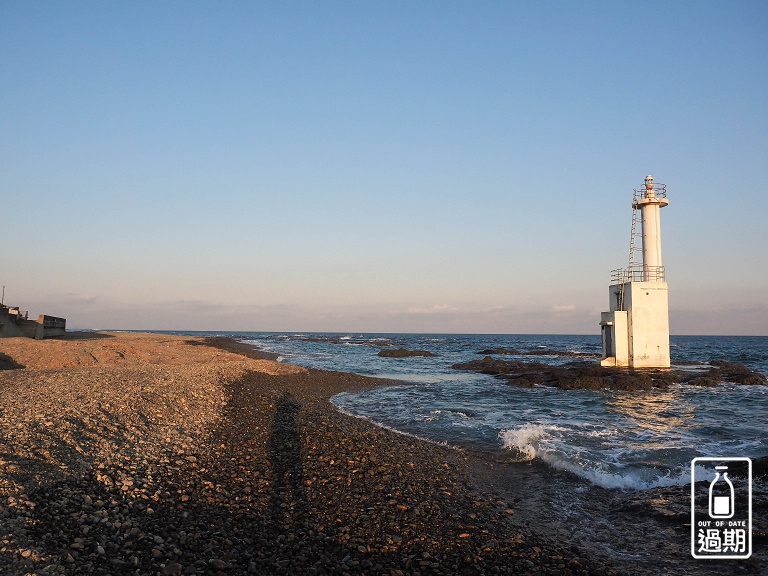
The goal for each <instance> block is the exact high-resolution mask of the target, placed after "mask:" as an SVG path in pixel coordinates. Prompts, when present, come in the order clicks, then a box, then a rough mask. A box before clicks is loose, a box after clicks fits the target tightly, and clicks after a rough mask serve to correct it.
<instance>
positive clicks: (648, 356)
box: [600, 175, 669, 368]
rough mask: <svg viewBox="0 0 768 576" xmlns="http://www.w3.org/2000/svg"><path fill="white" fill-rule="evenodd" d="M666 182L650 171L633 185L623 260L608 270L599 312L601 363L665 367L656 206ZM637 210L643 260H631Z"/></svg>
mask: <svg viewBox="0 0 768 576" xmlns="http://www.w3.org/2000/svg"><path fill="white" fill-rule="evenodd" d="M668 203H669V202H668V200H667V187H666V185H664V184H655V183H654V182H653V176H650V175H648V176H646V177H645V185H644V186H643V187H642V189H641V190H640V191H638V190H635V191H634V197H633V200H632V235H631V240H630V249H629V266H628V267H627V268H626V269H624V270H613V271H612V272H611V286H610V288H609V298H610V312H603V313H602V314H601V319H600V320H601V321H600V326H601V332H602V338H603V359H602V361H601V364H602V365H603V366H628V367H630V368H668V367H669V304H668V296H667V282H666V278H665V274H664V266H663V265H662V260H661V220H660V218H659V216H660V210H661V208H663V207H664V206H666V205H667V204H668ZM638 210H639V211H640V220H641V222H642V242H643V247H642V248H643V249H642V254H643V262H642V264H637V263H636V262H635V253H636V252H637V246H636V244H637V242H636V240H637V221H638Z"/></svg>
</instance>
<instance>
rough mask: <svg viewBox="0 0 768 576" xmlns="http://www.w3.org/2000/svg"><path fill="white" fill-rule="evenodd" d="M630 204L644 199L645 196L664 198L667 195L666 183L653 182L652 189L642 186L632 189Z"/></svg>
mask: <svg viewBox="0 0 768 576" xmlns="http://www.w3.org/2000/svg"><path fill="white" fill-rule="evenodd" d="M632 192H634V194H633V195H632V204H633V205H634V204H637V202H638V201H639V200H645V199H646V198H666V197H667V185H666V184H654V185H653V189H652V190H647V189H645V188H642V189H640V190H632Z"/></svg>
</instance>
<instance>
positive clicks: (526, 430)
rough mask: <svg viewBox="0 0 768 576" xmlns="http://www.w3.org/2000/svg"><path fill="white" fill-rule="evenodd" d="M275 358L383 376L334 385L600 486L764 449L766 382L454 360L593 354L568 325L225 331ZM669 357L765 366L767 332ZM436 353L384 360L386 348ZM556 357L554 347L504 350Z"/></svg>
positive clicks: (429, 434)
mask: <svg viewBox="0 0 768 576" xmlns="http://www.w3.org/2000/svg"><path fill="white" fill-rule="evenodd" d="M225 335H228V336H232V337H235V338H237V339H239V340H243V341H245V342H248V343H251V344H253V345H255V346H257V347H259V348H260V349H262V350H264V351H268V352H273V353H275V354H278V355H279V357H280V360H282V361H285V362H290V363H293V364H298V365H302V366H306V367H311V368H321V369H327V370H338V371H345V372H355V373H358V374H364V375H369V376H377V377H382V378H389V379H393V380H396V381H397V384H393V385H387V386H381V387H377V388H374V389H371V390H368V391H364V392H356V393H351V392H349V393H342V394H338V395H336V396H334V397H333V399H332V402H333V404H335V405H336V406H337V407H338V408H339V409H340V410H342V411H343V412H345V413H348V414H351V415H354V416H357V417H362V418H366V419H369V420H371V421H372V422H375V423H376V424H378V425H381V426H385V427H388V428H391V429H394V430H396V431H399V432H402V433H406V434H412V435H415V436H418V437H420V438H424V439H426V440H429V441H432V442H437V443H441V444H446V445H449V446H454V447H459V448H464V449H471V450H477V451H482V452H488V453H492V454H493V455H494V456H495V457H496V458H502V459H508V460H514V461H530V460H534V459H537V460H540V461H542V462H544V463H545V464H547V465H549V466H551V467H553V468H557V469H561V470H568V471H570V472H572V473H574V474H576V475H578V476H580V477H582V478H584V479H586V480H588V481H589V482H591V483H593V484H596V485H599V486H603V487H606V488H625V489H645V488H652V487H658V486H672V485H681V484H685V483H687V482H689V481H690V462H691V460H692V459H693V458H694V457H696V456H720V457H726V456H748V457H751V458H757V457H761V456H767V455H768V387H766V386H739V385H734V384H721V385H719V386H716V387H712V388H698V387H693V386H688V385H677V386H673V387H672V388H670V389H668V390H662V391H648V392H624V391H608V390H602V391H592V390H559V389H555V388H549V387H544V386H542V387H535V388H517V387H514V386H510V385H509V384H507V383H506V382H504V381H503V380H499V379H496V378H493V377H492V376H487V375H482V374H476V373H472V372H464V371H458V370H453V369H452V368H451V366H452V365H453V364H454V363H457V362H465V361H468V360H473V359H477V358H481V357H482V356H481V355H480V354H479V352H480V351H481V350H483V349H487V348H498V347H504V348H512V349H516V350H524V351H535V350H542V349H547V350H549V349H555V350H562V351H573V352H581V353H594V354H599V353H600V338H599V336H597V335H594V336H565V335H439V334H343V333H341V334H326V333H321V334H313V333H229V334H225ZM670 344H671V353H672V363H673V365H675V364H677V365H685V364H686V363H689V362H692V361H704V362H706V361H710V360H727V361H735V362H741V363H743V364H745V365H747V366H748V367H750V368H752V369H754V370H758V371H760V372H762V373H764V374H768V337H731V336H673V337H672V338H671V341H670ZM399 347H403V348H407V349H409V350H415V349H419V350H428V351H430V352H432V353H434V354H436V356H434V357H407V358H385V357H380V356H378V355H377V354H378V352H379V351H380V350H383V349H391V348H399ZM505 358H509V359H522V360H526V359H527V360H535V361H539V362H545V363H552V364H557V363H564V362H569V361H572V360H573V359H572V358H568V357H561V356H555V355H553V356H535V357H530V356H521V357H515V356H507V357H505Z"/></svg>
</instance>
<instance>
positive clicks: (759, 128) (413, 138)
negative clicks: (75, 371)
mask: <svg viewBox="0 0 768 576" xmlns="http://www.w3.org/2000/svg"><path fill="white" fill-rule="evenodd" d="M766 62H768V3H766V2H764V1H761V0H759V1H754V2H746V1H733V2H720V1H717V2H712V1H707V0H700V1H693V2H682V1H681V2H668V1H666V0H665V1H660V2H654V1H647V2H615V1H606V2H591V1H586V0H585V1H583V2H558V1H542V2H523V1H493V0H488V1H482V2H470V1H463V2H455V1H445V0H441V1H436V0H435V1H418V0H417V1H398V0H388V1H386V2H385V1H378V2H375V1H367V0H355V1H353V0H349V1H332V0H329V1H323V2H313V1H290V0H289V1H281V2H259V1H248V2H245V1H243V2H236V1H226V0H225V1H220V2H213V1H210V2H204V1H183V2H175V1H170V0H167V1H163V2H154V1H153V2H149V1H140V0H138V1H130V2H128V1H125V2H116V1H108V0H105V1H101V0H99V1H87V0H85V1H79V2H56V1H46V2H42V1H40V2H37V1H11V0H0V207H1V209H2V220H1V222H2V223H1V224H0V283H1V284H2V285H4V286H5V303H6V304H10V305H12V306H20V307H21V308H22V310H29V311H30V316H34V317H36V316H37V314H41V313H45V314H50V315H55V316H63V317H66V318H67V326H68V327H69V328H101V329H147V330H220V331H227V330H248V331H329V332H441V333H442V332H449V333H450V332H453V333H456V332H458V333H544V334H546V333H564V334H567V333H571V334H574V333H575V334H599V326H598V323H599V320H600V312H601V311H603V310H607V309H608V286H609V284H610V271H611V270H612V269H616V268H623V267H625V266H626V265H627V263H628V258H629V239H630V225H631V219H632V208H631V202H632V191H633V189H636V188H637V189H639V188H640V186H641V185H642V183H643V179H644V177H645V175H646V174H653V176H654V177H655V179H656V181H657V182H661V183H665V184H666V185H667V193H668V198H669V206H668V207H666V208H664V209H663V210H662V212H661V225H662V241H663V242H662V246H663V258H664V264H665V266H666V272H667V281H668V283H669V301H670V311H669V313H670V328H671V332H672V333H673V334H742V335H768V272H767V271H766V268H767V266H766V264H768V257H766V246H767V245H768V231H767V230H768V228H767V227H766V215H768V190H767V189H766V182H768V174H766V172H768V98H766V94H768V66H766Z"/></svg>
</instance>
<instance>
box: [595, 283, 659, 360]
mask: <svg viewBox="0 0 768 576" xmlns="http://www.w3.org/2000/svg"><path fill="white" fill-rule="evenodd" d="M609 292H610V311H609V312H603V313H602V314H601V318H600V329H601V335H602V341H603V359H602V361H601V362H600V363H601V365H602V366H626V367H629V368H669V312H668V310H669V305H668V303H669V298H668V290H667V283H666V282H659V281H654V282H624V283H620V284H611V286H610V287H609Z"/></svg>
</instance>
